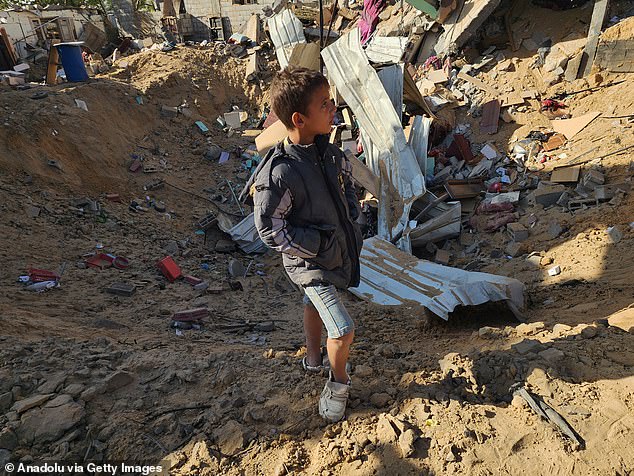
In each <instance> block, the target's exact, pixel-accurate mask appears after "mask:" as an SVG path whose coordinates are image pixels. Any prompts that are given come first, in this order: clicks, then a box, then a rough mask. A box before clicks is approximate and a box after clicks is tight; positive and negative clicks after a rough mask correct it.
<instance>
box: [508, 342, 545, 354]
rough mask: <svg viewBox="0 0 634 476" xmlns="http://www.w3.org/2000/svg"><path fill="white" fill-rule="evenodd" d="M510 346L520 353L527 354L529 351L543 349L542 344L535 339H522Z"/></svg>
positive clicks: (535, 351)
mask: <svg viewBox="0 0 634 476" xmlns="http://www.w3.org/2000/svg"><path fill="white" fill-rule="evenodd" d="M511 347H512V348H513V349H515V350H516V351H517V352H518V353H519V354H521V355H525V354H528V353H529V352H534V353H537V352H540V351H541V350H543V349H544V346H543V344H542V343H541V342H539V341H538V340H535V339H524V340H523V341H522V342H519V343H517V344H513V345H512V346H511Z"/></svg>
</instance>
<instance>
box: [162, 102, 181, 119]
mask: <svg viewBox="0 0 634 476" xmlns="http://www.w3.org/2000/svg"><path fill="white" fill-rule="evenodd" d="M177 115H178V108H177V107H172V106H165V105H162V106H161V117H176V116H177Z"/></svg>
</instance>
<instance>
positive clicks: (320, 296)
mask: <svg viewBox="0 0 634 476" xmlns="http://www.w3.org/2000/svg"><path fill="white" fill-rule="evenodd" d="M304 293H305V295H304V304H306V305H312V307H314V308H315V309H316V310H317V312H318V313H319V317H321V320H322V322H323V323H324V326H326V331H327V332H328V337H329V338H331V339H338V338H339V337H342V336H345V335H346V334H349V333H350V332H352V331H353V330H354V322H353V321H352V318H351V317H350V314H348V311H347V310H346V308H345V307H344V305H343V303H342V302H341V298H340V297H339V293H338V292H337V288H335V287H334V286H333V285H328V286H323V285H321V286H308V287H306V288H304Z"/></svg>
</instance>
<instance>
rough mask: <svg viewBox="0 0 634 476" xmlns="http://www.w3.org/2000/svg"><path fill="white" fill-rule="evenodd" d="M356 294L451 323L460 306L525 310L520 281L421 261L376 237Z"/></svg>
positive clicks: (366, 247)
mask: <svg viewBox="0 0 634 476" xmlns="http://www.w3.org/2000/svg"><path fill="white" fill-rule="evenodd" d="M350 292H352V293H353V294H355V295H356V296H358V297H360V298H362V299H365V300H368V301H371V302H373V303H376V304H381V305H386V306H397V305H401V304H409V305H412V304H414V305H420V306H424V307H426V308H427V309H429V310H430V311H431V312H433V313H434V314H436V315H438V316H440V317H442V318H443V319H445V320H448V319H449V313H450V312H452V311H453V310H454V309H455V308H456V307H457V306H476V305H479V304H484V303H486V302H489V301H509V302H510V303H512V304H513V305H514V306H515V307H516V308H517V309H523V308H524V284H522V283H521V282H520V281H518V280H517V279H513V278H506V277H503V276H496V275H494V274H488V273H479V272H471V271H464V270H462V269H458V268H451V267H448V266H442V265H440V264H436V263H432V262H430V261H425V260H420V259H418V258H416V257H415V256H412V255H410V254H408V253H406V252H404V251H401V250H399V249H398V248H396V246H394V245H393V244H391V243H389V242H387V241H385V240H382V239H380V238H378V237H376V236H375V237H372V238H368V239H367V240H365V241H364V243H363V250H362V251H361V283H360V284H359V286H358V287H357V288H350Z"/></svg>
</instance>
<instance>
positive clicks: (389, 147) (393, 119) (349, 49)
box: [322, 28, 425, 239]
mask: <svg viewBox="0 0 634 476" xmlns="http://www.w3.org/2000/svg"><path fill="white" fill-rule="evenodd" d="M322 57H323V59H324V64H325V65H326V68H327V70H328V77H329V79H330V80H331V81H332V82H333V83H334V84H335V86H336V87H337V91H338V92H339V93H340V94H341V96H342V97H343V99H344V100H345V101H346V103H347V104H348V106H350V108H351V109H352V112H353V113H354V114H355V116H356V118H357V120H358V121H359V125H360V126H361V129H362V130H363V135H364V136H366V137H367V138H369V139H370V141H371V142H372V145H373V147H374V148H376V149H377V151H376V152H375V153H376V154H377V156H378V157H380V160H381V161H382V162H383V163H384V164H385V167H386V174H379V176H380V177H382V178H383V177H385V176H387V178H389V180H390V181H391V182H392V184H393V185H394V187H395V188H396V190H398V193H399V194H400V196H401V197H402V198H403V203H404V206H403V207H402V210H400V212H401V213H400V216H395V217H393V219H390V217H387V216H383V218H381V214H380V216H379V220H384V222H383V226H381V223H379V233H380V235H381V237H382V238H388V239H389V238H390V237H391V236H393V235H394V234H396V233H397V232H398V230H400V229H401V228H402V227H404V225H405V223H407V220H408V216H409V211H410V209H411V205H412V203H413V202H414V201H415V200H416V199H417V198H418V197H419V196H421V195H422V194H423V193H425V180H424V177H423V174H422V173H421V170H420V167H419V165H418V162H417V161H416V157H415V156H414V152H413V150H412V148H411V147H410V146H409V145H408V143H407V140H406V139H405V133H404V132H403V128H402V127H401V122H400V120H399V117H398V115H397V113H396V111H395V110H394V107H393V106H392V103H391V101H390V98H389V96H388V94H387V93H386V92H385V88H384V87H383V85H382V84H381V81H380V79H379V76H378V75H377V73H376V71H375V70H374V68H372V67H371V66H370V64H369V63H368V59H367V57H366V56H365V53H364V51H363V49H362V48H361V42H360V39H359V30H358V29H357V28H355V29H353V30H352V31H350V32H349V33H347V34H346V35H344V36H342V37H341V38H340V39H339V40H337V41H336V42H334V43H333V44H332V45H330V46H329V47H327V48H325V49H324V50H323V51H322ZM366 153H367V151H366ZM387 206H388V207H389V204H388V205H387ZM382 230H383V231H382ZM385 230H389V233H387V234H386V233H385ZM388 235H389V236H388Z"/></svg>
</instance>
